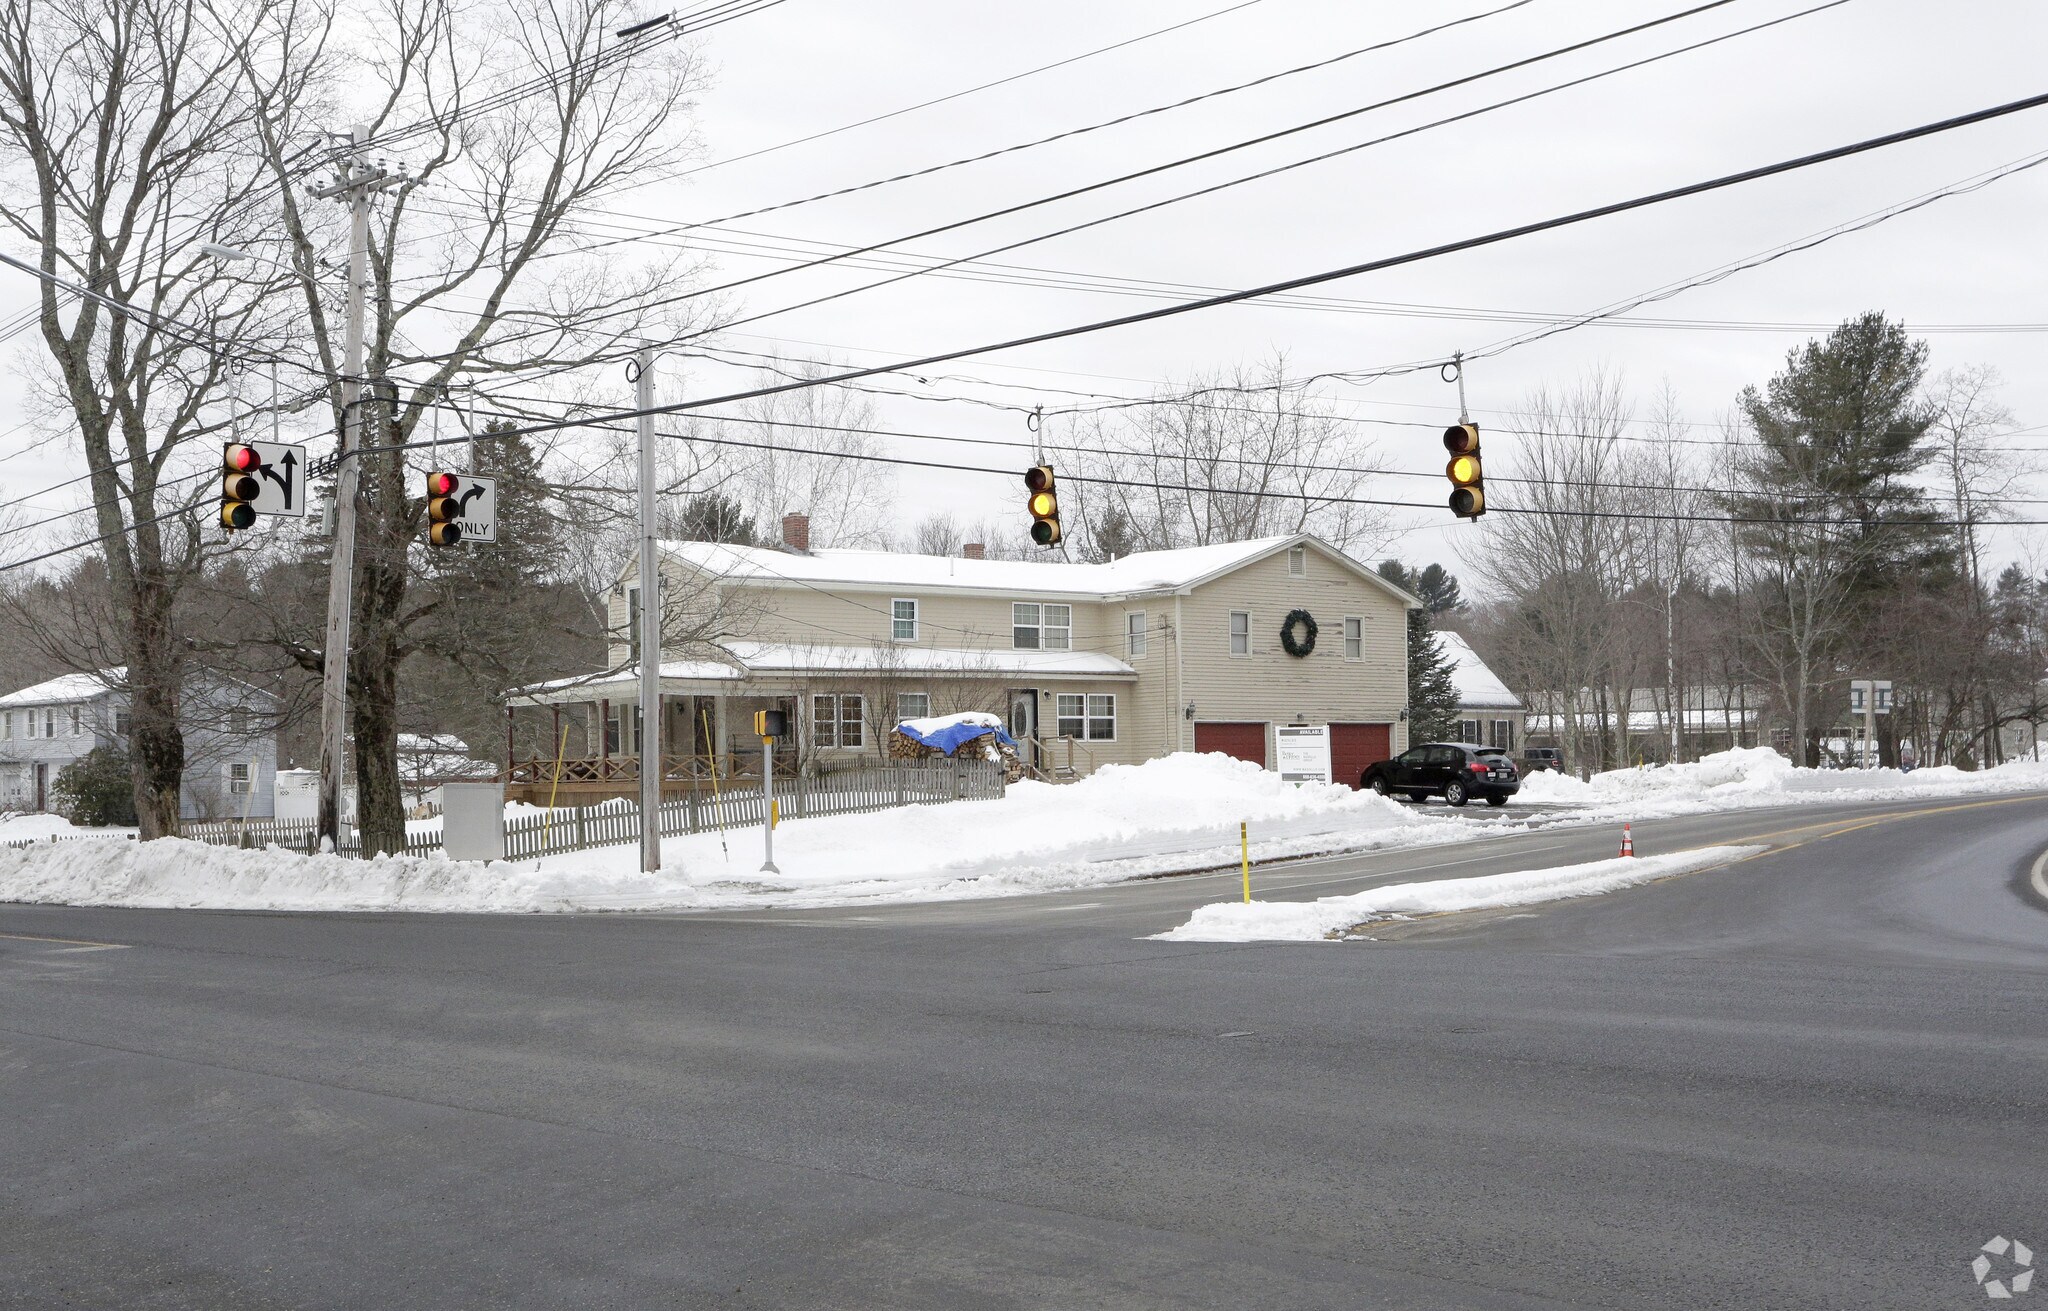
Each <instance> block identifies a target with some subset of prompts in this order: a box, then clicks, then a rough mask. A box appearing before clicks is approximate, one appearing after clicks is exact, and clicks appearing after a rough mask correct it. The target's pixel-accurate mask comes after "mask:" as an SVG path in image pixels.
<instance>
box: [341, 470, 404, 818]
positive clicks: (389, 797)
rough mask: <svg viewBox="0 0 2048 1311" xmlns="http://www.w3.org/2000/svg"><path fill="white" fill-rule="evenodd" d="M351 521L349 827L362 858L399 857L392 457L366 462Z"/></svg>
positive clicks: (397, 546) (397, 477)
mask: <svg viewBox="0 0 2048 1311" xmlns="http://www.w3.org/2000/svg"><path fill="white" fill-rule="evenodd" d="M364 463H365V467H364V469H363V474H364V477H363V483H364V484H365V486H364V488H363V506H362V513H361V514H360V516H359V517H358V519H357V534H358V535H357V539H356V588H355V613H354V615H353V616H352V622H353V635H354V641H352V642H351V644H350V646H351V650H350V652H349V720H350V727H351V728H352V730H353V736H354V740H355V749H356V827H357V831H358V836H359V838H360V841H361V843H362V854H363V855H365V856H372V855H376V854H378V853H379V852H385V853H391V854H402V853H403V852H404V851H405V798H404V796H403V795H402V793H401V790H400V788H399V779H398V667H399V665H400V663H401V662H402V661H403V660H404V658H405V651H404V647H403V645H402V633H403V629H402V626H401V621H402V617H403V612H404V609H405V589H406V560H405V557H406V546H407V544H408V542H409V541H410V539H411V536H412V533H411V522H410V516H409V514H408V512H407V506H406V500H405V486H404V471H403V468H402V467H401V466H400V464H399V462H398V459H397V457H396V456H395V455H393V454H380V455H373V456H368V457H365V461H364Z"/></svg>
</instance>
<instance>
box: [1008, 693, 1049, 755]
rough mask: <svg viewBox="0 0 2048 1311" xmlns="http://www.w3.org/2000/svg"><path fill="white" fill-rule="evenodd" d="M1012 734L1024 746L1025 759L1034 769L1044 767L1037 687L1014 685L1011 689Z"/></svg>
mask: <svg viewBox="0 0 2048 1311" xmlns="http://www.w3.org/2000/svg"><path fill="white" fill-rule="evenodd" d="M1007 718H1008V720H1009V724H1010V736H1011V737H1014V738H1016V739H1017V745H1018V746H1019V747H1021V748H1023V753H1024V759H1025V760H1026V761H1027V762H1028V763H1029V764H1030V765H1031V767H1032V768H1033V769H1043V768H1044V767H1045V762H1044V761H1043V760H1041V759H1039V756H1040V754H1041V752H1040V750H1039V743H1038V689H1037V688H1035V687H1013V688H1011V689H1010V713H1009V715H1008V716H1007Z"/></svg>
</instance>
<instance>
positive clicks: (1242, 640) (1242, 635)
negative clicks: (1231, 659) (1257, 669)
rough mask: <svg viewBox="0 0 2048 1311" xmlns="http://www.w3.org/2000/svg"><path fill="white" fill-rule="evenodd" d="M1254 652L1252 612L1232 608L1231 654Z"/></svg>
mask: <svg viewBox="0 0 2048 1311" xmlns="http://www.w3.org/2000/svg"><path fill="white" fill-rule="evenodd" d="M1251 653H1252V612H1251V611H1249V610H1232V611H1231V612H1230V654H1232V655H1234V656H1235V655H1241V656H1248V655H1250V654H1251Z"/></svg>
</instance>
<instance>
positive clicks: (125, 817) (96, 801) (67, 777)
mask: <svg viewBox="0 0 2048 1311" xmlns="http://www.w3.org/2000/svg"><path fill="white" fill-rule="evenodd" d="M50 791H51V793H52V794H53V796H52V799H53V801H54V803H55V807H56V810H57V812H58V813H59V814H61V815H63V816H64V818H66V819H68V820H70V821H71V822H72V823H74V824H83V825H85V826H87V827H88V828H105V827H106V826H107V825H109V824H118V825H121V826H122V827H131V826H133V825H134V823H135V785H134V782H133V780H132V778H131V777H130V775H129V772H128V753H127V752H126V751H121V750H117V749H116V748H114V747H94V748H93V749H92V750H91V751H88V752H87V753H86V754H85V755H84V756H83V757H82V758H80V759H78V760H74V761H72V762H71V763H70V764H68V765H66V766H64V768H63V769H60V770H58V771H57V781H56V782H54V783H52V784H51V785H50Z"/></svg>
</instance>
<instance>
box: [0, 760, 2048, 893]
mask: <svg viewBox="0 0 2048 1311" xmlns="http://www.w3.org/2000/svg"><path fill="white" fill-rule="evenodd" d="M2042 788H2048V764H2038V763H2032V762H2027V763H2020V764H2013V765H2006V766H2002V767H2000V768H1998V769H1994V770H1987V771H1984V772H1982V773H1974V774H1971V773H1963V772H1961V771H1958V770H1952V769H1924V770H1919V771H1916V772H1914V773H1912V774H1900V773H1898V772H1897V771H1894V770H1859V771H1815V770H1805V769H1795V768H1793V767H1792V766H1791V765H1790V764H1789V763H1787V762H1786V761H1785V760H1783V759H1782V758H1781V757H1779V756H1777V755H1776V754H1775V753H1773V752H1770V751H1758V750H1749V751H1732V752H1722V753H1720V754H1719V755H1716V756H1710V757H1708V758H1707V759H1705V760H1703V761H1700V762H1699V763H1697V764H1690V765H1680V766H1677V767H1675V768H1652V769H1644V770H1623V771H1617V772H1615V773H1612V774H1603V775H1599V776H1597V777H1596V778H1594V779H1593V780H1592V782H1590V783H1584V782H1580V781H1579V780H1577V779H1572V778H1567V777H1564V776H1561V775H1556V774H1544V775H1540V776H1537V777H1533V778H1531V779H1529V780H1528V781H1527V782H1526V784H1525V786H1524V791H1523V799H1526V800H1529V801H1533V802H1536V803H1537V804H1538V806H1539V807H1544V808H1545V809H1541V810H1539V811H1538V812H1537V813H1536V814H1535V815H1533V816H1531V815H1527V814H1521V815H1516V816H1512V817H1510V816H1503V815H1500V814H1496V813H1494V812H1491V811H1488V810H1487V809H1485V808H1483V807H1475V808H1472V809H1470V810H1467V811H1464V812H1455V811H1451V810H1449V809H1447V808H1446V807H1444V806H1442V805H1438V804H1432V805H1429V806H1427V807H1416V806H1410V805H1407V804H1404V803H1401V802H1396V801H1391V800H1387V799H1385V798H1381V797H1375V796H1373V795H1371V794H1370V793H1361V792H1354V791H1352V790H1351V789H1349V788H1345V787H1338V786H1330V785H1308V786H1303V787H1295V786H1291V785H1288V784H1283V783H1281V782H1280V780H1279V776H1278V775H1277V774H1274V773H1271V772H1269V771H1266V770H1263V769H1260V768H1258V767H1257V766H1255V765H1250V764H1246V763H1244V762H1242V761H1236V760H1231V759H1228V758H1226V757H1223V756H1215V755H1210V756H1195V755H1178V756H1170V757H1167V758H1165V759H1162V760H1155V761H1152V762H1150V763H1148V764H1145V765H1141V766H1111V767H1108V768H1105V769H1103V770H1101V771H1099V772H1098V773H1096V774H1094V775H1093V776H1091V777H1089V778H1087V779H1084V780H1082V781H1081V782H1079V783H1073V784H1068V785H1064V786H1058V787H1055V786H1052V785H1048V784H1043V783H1030V782H1026V783H1019V784H1016V785H1014V786H1012V787H1011V788H1010V789H1009V793H1008V795H1007V796H1005V797H1003V798H1002V799H1001V800H996V801H963V802H953V803H951V804H947V805H938V806H919V807H912V808H909V809H902V810H889V811H882V812H879V813H876V814H869V815H839V816H830V817H822V818H816V819H803V820H792V821H788V822H785V823H784V824H783V825H782V827H781V828H779V829H777V830H776V835H775V857H776V863H777V865H778V866H779V867H780V868H779V872H778V873H775V874H764V873H762V872H760V865H761V832H760V830H759V829H758V828H746V829H736V830H733V831H731V832H729V833H727V834H726V835H724V837H723V838H722V839H721V837H720V836H719V835H718V834H716V833H707V834H696V835H692V836H689V837H677V838H669V839H667V840H666V841H665V842H663V844H662V862H663V867H664V868H663V869H662V871H661V872H660V873H658V874H651V875H650V874H643V873H641V872H640V870H639V868H638V866H639V852H638V848H637V847H635V846H633V845H630V844H629V845H622V846H613V847H603V848H599V849H597V850H593V851H585V852H577V853H573V854H569V855H558V856H549V857H547V858H545V859H544V860H540V861H531V860H527V861H518V862H503V863H498V864H492V865H475V864H461V863H454V862H449V861H446V860H442V859H439V858H429V859H393V858H385V859H380V860H370V861H344V860H339V859H336V858H332V857H307V856H299V855H293V854H291V853H289V852H285V851H281V850H276V849H272V850H268V851H238V850H235V849H232V848H225V847H211V846H202V845H200V844H197V843H189V842H153V843H146V844H136V843H129V842H119V843H115V842H85V841H80V842H59V843H54V844H44V845H40V846H38V847H36V848H33V849H28V850H20V851H4V850H0V900H11V901H37V902H70V903H77V904H91V905H127V906H191V907H218V908H250V909H281V910H283V909H288V910H323V909H325V910H437V911H568V910H707V909H715V908H720V907H739V906H825V905H844V904H849V903H857V902H885V901H919V900H943V899H951V898H966V897H997V896H1013V895H1017V894H1022V893H1032V892H1046V891H1055V890H1061V889H1069V888H1082V887H1091V886H1098V885H1101V884H1105V883H1114V882H1118V881H1121V880H1124V879H1129V878H1134V877H1138V876H1142V875H1147V874H1161V873H1171V872H1180V871H1186V870H1194V869H1210V868H1216V867H1218V866H1224V865H1230V864H1234V863H1236V861H1237V858H1238V825H1239V823H1241V822H1242V823H1245V824H1246V825H1248V826H1249V830H1250V840H1251V856H1252V859H1253V860H1254V861H1260V860H1273V859H1278V858H1282V857H1286V856H1292V855H1303V854H1310V853H1321V852H1336V851H1366V850H1375V849H1387V848H1396V847H1415V846H1423V845H1428V844H1432V843H1444V842H1456V841H1461V840H1464V839H1467V838H1470V837H1472V836H1473V835H1474V826H1473V824H1472V823H1470V822H1468V821H1471V820H1486V821H1489V823H1488V827H1487V829H1486V830H1484V831H1494V832H1500V831H1502V830H1503V829H1509V830H1511V829H1513V828H1517V827H1522V826H1527V825H1535V824H1545V823H1554V822H1577V821H1583V822H1592V823H1607V822H1613V823H1617V824H1618V823H1619V822H1620V821H1622V820H1625V819H1634V820H1640V819H1648V818H1653V817H1657V816H1668V815H1682V814H1692V813H1698V812H1702V811H1713V810H1728V809H1737V808H1748V807H1761V806H1773V805H1786V804H1796V803H1800V802H1812V801H1822V800H1836V801H1841V800H1865V799H1867V800H1890V799H1897V798H1906V797H1914V798H1919V797H1946V796H1967V795H1976V794H1985V793H1999V792H2014V791H2024V790H2028V789H2042ZM51 822H52V821H50V820H48V819H47V818H46V817H34V818H33V820H16V821H11V823H10V829H0V837H4V836H6V835H7V834H8V832H9V831H10V830H11V826H12V824H20V823H40V824H45V825H47V824H49V823H51ZM54 822H55V823H58V824H61V823H62V821H54ZM67 827H68V826H67ZM21 836H31V834H29V833H22V834H21ZM1632 868H1633V869H1635V870H1637V871H1640V870H1641V869H1642V868H1644V866H1642V865H1640V864H1639V865H1637V866H1634V867H1632ZM1429 886H1432V887H1435V886H1439V885H1435V884H1432V885H1429ZM1383 891H1384V890H1383ZM1347 913H1348V912H1347Z"/></svg>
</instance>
